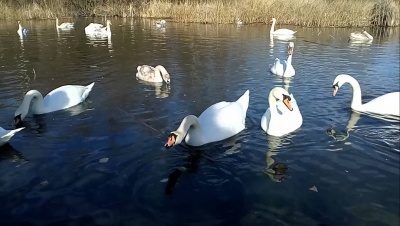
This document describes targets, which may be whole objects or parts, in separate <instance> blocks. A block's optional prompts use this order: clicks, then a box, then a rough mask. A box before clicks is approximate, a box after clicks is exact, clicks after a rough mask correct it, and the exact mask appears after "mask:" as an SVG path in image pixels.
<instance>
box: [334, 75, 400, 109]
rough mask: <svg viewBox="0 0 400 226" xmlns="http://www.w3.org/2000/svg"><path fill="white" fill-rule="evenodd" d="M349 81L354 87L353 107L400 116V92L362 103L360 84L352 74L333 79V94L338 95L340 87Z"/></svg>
mask: <svg viewBox="0 0 400 226" xmlns="http://www.w3.org/2000/svg"><path fill="white" fill-rule="evenodd" d="M346 82H348V83H349V84H350V85H351V87H352V88H353V99H352V101H351V108H352V109H353V110H355V111H359V112H369V113H374V114H381V115H396V116H400V92H392V93H387V94H384V95H382V96H379V97H377V98H375V99H373V100H371V101H370V102H368V103H365V104H362V101H361V88H360V84H359V83H358V82H357V80H356V79H355V78H353V77H352V76H350V75H346V74H341V75H338V76H336V78H335V80H334V81H333V96H336V93H337V91H338V90H339V88H340V87H341V86H342V85H343V84H345V83H346Z"/></svg>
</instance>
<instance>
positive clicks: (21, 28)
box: [17, 20, 28, 38]
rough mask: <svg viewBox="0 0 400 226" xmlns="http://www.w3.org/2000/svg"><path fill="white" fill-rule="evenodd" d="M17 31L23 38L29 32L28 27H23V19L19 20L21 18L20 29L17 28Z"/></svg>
mask: <svg viewBox="0 0 400 226" xmlns="http://www.w3.org/2000/svg"><path fill="white" fill-rule="evenodd" d="M17 33H18V35H19V37H21V38H22V37H24V36H26V34H28V29H26V28H24V27H22V25H21V21H19V20H18V30H17Z"/></svg>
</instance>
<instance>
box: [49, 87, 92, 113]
mask: <svg viewBox="0 0 400 226" xmlns="http://www.w3.org/2000/svg"><path fill="white" fill-rule="evenodd" d="M93 85H94V83H92V84H90V85H88V86H79V85H66V86H61V87H59V88H57V89H54V90H53V91H51V92H50V93H48V94H47V95H46V96H45V97H44V106H45V109H46V112H52V111H57V110H61V109H65V108H69V107H72V106H75V105H78V104H80V103H81V102H83V101H84V100H85V99H86V98H87V97H88V96H89V93H90V91H91V90H92V88H93Z"/></svg>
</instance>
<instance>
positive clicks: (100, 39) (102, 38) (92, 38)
mask: <svg viewBox="0 0 400 226" xmlns="http://www.w3.org/2000/svg"><path fill="white" fill-rule="evenodd" d="M86 37H87V38H88V40H89V42H88V44H90V45H93V46H95V47H96V46H98V45H104V44H105V43H106V41H107V47H108V51H109V52H110V53H112V52H114V49H113V45H112V39H111V34H110V33H109V34H107V35H90V34H86Z"/></svg>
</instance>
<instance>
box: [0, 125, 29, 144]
mask: <svg viewBox="0 0 400 226" xmlns="http://www.w3.org/2000/svg"><path fill="white" fill-rule="evenodd" d="M23 129H24V127H21V128H18V129H13V130H5V129H3V128H2V127H0V146H2V145H4V144H6V143H7V142H8V141H9V140H10V139H11V137H13V136H14V134H15V133H17V132H19V131H21V130H23Z"/></svg>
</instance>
